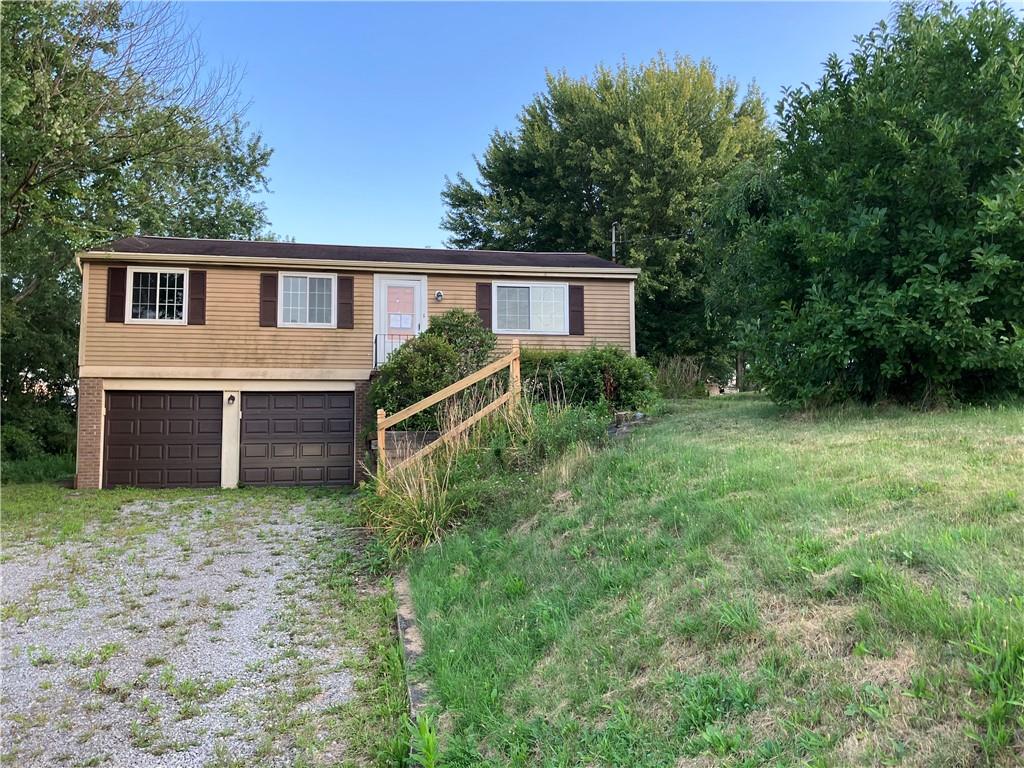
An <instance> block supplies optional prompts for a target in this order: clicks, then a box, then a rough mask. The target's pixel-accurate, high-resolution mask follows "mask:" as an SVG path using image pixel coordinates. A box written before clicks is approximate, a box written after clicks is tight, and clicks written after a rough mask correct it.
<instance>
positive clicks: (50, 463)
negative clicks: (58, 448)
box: [0, 453, 75, 485]
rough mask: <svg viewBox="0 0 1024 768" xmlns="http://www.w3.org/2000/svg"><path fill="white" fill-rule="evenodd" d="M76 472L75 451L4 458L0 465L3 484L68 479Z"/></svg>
mask: <svg viewBox="0 0 1024 768" xmlns="http://www.w3.org/2000/svg"><path fill="white" fill-rule="evenodd" d="M74 474H75V455H74V454H73V453H61V454H40V455H38V456H31V457H29V458H27V459H4V460H3V465H2V467H0V478H2V479H3V484H4V485H8V484H18V483H45V482H57V481H60V480H67V479H68V478H70V477H72V476H73V475H74Z"/></svg>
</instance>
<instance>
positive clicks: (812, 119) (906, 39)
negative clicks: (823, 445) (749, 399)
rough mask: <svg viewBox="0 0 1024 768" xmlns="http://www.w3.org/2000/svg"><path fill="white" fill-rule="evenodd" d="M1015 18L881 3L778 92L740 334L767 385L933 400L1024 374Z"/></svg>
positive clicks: (818, 397)
mask: <svg viewBox="0 0 1024 768" xmlns="http://www.w3.org/2000/svg"><path fill="white" fill-rule="evenodd" d="M1022 93H1024V21H1022V20H1021V18H1020V17H1019V16H1018V15H1017V14H1016V13H1015V12H1014V11H1013V10H1012V9H1010V8H1009V7H1006V6H1003V5H999V4H987V3H978V4H975V5H972V6H971V7H970V8H966V9H963V10H961V9H959V8H957V7H956V6H955V5H954V4H952V3H942V4H918V3H907V4H901V5H899V6H897V10H896V11H895V12H894V19H893V21H892V22H885V23H882V24H879V25H878V26H877V27H876V28H875V29H874V30H872V31H871V33H870V34H867V35H864V36H863V37H861V38H858V43H857V50H855V51H854V53H853V54H852V56H851V57H850V59H849V60H848V61H846V62H843V61H841V60H840V59H839V58H838V57H837V56H832V57H830V58H829V60H828V62H827V63H826V65H825V72H824V74H823V76H822V78H821V80H820V81H819V83H818V84H817V85H815V86H805V87H802V88H797V89H793V90H791V91H788V92H787V94H786V95H785V97H784V98H783V101H782V103H781V104H780V105H779V114H780V122H779V131H780V147H779V149H780V159H779V163H778V174H777V175H778V180H777V183H778V185H779V186H778V190H777V192H776V193H775V194H776V195H777V196H778V198H779V200H780V202H779V204H778V205H777V206H776V209H777V210H776V212H775V213H774V214H773V215H772V216H769V217H768V218H767V220H765V221H763V222H761V223H760V224H759V225H758V227H757V228H756V229H755V230H754V232H755V233H756V234H757V238H756V240H755V242H753V243H752V246H753V247H751V248H749V249H748V252H747V254H746V263H747V264H748V265H749V272H750V274H749V275H747V276H745V280H744V285H745V286H746V293H745V295H746V296H747V297H748V299H749V301H750V302H752V303H756V304H758V305H760V307H761V311H760V313H759V314H758V316H757V317H755V318H754V320H753V322H751V323H750V337H749V339H748V340H747V341H748V342H749V344H748V346H747V348H748V349H750V350H751V351H752V352H753V357H752V359H753V361H754V363H755V368H756V370H757V371H758V372H759V374H760V375H761V376H762V380H763V381H764V383H765V385H766V387H767V388H768V390H769V392H770V393H771V394H772V397H773V398H775V399H776V400H778V401H780V402H784V403H790V404H794V405H797V406H807V405H826V404H828V403H832V402H842V401H845V400H848V399H854V400H862V401H868V402H876V401H882V400H896V401H901V402H913V403H919V404H923V405H932V404H937V403H941V402H943V401H950V400H962V399H980V398H987V397H991V396H992V395H995V394H998V393H1000V392H1007V391H1009V392H1020V391H1022V390H1024V290H1021V286H1024V216H1022V211H1024V166H1022V164H1021V157H1022V155H1021V148H1022V141H1021V136H1022V133H1021V125H1022V121H1024V101H1022V99H1021V94H1022Z"/></svg>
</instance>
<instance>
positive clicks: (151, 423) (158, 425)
mask: <svg viewBox="0 0 1024 768" xmlns="http://www.w3.org/2000/svg"><path fill="white" fill-rule="evenodd" d="M166 429H167V422H165V421H163V420H162V419H140V420H139V422H138V433H139V434H140V435H162V434H164V432H165V431H166Z"/></svg>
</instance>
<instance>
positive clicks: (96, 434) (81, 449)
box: [75, 379, 103, 488]
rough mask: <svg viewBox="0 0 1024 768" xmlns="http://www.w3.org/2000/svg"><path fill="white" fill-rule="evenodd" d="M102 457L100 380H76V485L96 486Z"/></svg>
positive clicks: (83, 486)
mask: <svg viewBox="0 0 1024 768" xmlns="http://www.w3.org/2000/svg"><path fill="white" fill-rule="evenodd" d="M102 458H103V379H79V380H78V466H77V471H76V474H75V487H76V488H99V487H100V486H101V485H102V478H101V476H100V465H101V463H102Z"/></svg>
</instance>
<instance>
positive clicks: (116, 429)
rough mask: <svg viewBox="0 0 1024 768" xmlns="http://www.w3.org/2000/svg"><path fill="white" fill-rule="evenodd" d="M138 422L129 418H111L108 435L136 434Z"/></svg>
mask: <svg viewBox="0 0 1024 768" xmlns="http://www.w3.org/2000/svg"><path fill="white" fill-rule="evenodd" d="M135 426H136V422H134V421H129V420H127V419H113V418H112V419H110V420H109V421H107V434H108V435H134V434H135Z"/></svg>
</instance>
